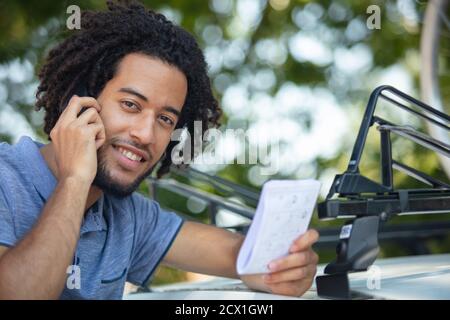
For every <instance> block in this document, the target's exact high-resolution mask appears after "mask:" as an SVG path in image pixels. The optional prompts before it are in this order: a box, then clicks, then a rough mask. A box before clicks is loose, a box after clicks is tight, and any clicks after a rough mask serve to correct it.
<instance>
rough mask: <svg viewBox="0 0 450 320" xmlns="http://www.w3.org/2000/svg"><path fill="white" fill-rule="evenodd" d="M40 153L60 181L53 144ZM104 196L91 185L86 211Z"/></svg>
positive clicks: (42, 149)
mask: <svg viewBox="0 0 450 320" xmlns="http://www.w3.org/2000/svg"><path fill="white" fill-rule="evenodd" d="M40 151H41V154H42V156H43V157H44V160H45V162H46V163H47V165H48V167H49V168H50V171H51V172H52V173H53V175H54V176H55V177H56V180H59V176H58V167H57V165H56V159H55V152H54V149H53V144H52V143H51V142H50V143H49V144H47V145H45V146H43V147H42V148H41V149H40ZM102 194H103V191H102V190H101V189H100V188H98V187H96V186H94V185H91V188H90V189H89V194H88V198H87V201H86V208H85V211H87V210H88V209H89V208H90V207H91V206H92V205H93V204H94V203H95V202H97V200H98V199H100V197H101V196H102Z"/></svg>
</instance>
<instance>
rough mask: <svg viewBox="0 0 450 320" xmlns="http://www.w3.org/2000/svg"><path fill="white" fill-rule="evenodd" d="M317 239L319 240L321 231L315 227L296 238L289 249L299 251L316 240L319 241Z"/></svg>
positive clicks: (305, 248)
mask: <svg viewBox="0 0 450 320" xmlns="http://www.w3.org/2000/svg"><path fill="white" fill-rule="evenodd" d="M317 240H319V233H318V232H317V231H316V230H314V229H310V230H308V231H306V232H305V233H304V234H303V235H301V236H300V237H298V238H297V239H296V240H294V243H293V244H292V246H291V248H290V250H289V251H290V252H298V251H303V250H307V249H308V248H309V247H311V246H312V245H313V244H314V243H315V242H317Z"/></svg>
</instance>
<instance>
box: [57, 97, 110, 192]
mask: <svg viewBox="0 0 450 320" xmlns="http://www.w3.org/2000/svg"><path fill="white" fill-rule="evenodd" d="M84 107H87V110H86V111H85V112H83V113H82V114H81V115H79V114H80V112H81V110H82V109H83V108H84ZM100 111H101V107H100V105H99V104H98V102H97V100H95V99H94V98H91V97H78V96H73V97H72V99H70V101H69V103H68V106H67V108H66V109H65V110H64V111H63V113H62V114H61V116H60V118H59V120H58V122H57V123H56V125H55V127H54V128H53V130H52V131H51V132H50V137H51V139H52V143H53V146H54V150H55V161H56V165H57V169H58V174H57V175H58V179H59V180H61V179H64V178H69V177H76V178H79V179H81V181H83V182H85V183H89V184H91V183H92V181H93V180H94V178H95V175H96V173H97V150H98V148H100V147H101V146H102V145H103V143H104V142H105V128H104V126H103V123H102V120H101V118H100V115H99V112H100ZM78 115H79V116H78Z"/></svg>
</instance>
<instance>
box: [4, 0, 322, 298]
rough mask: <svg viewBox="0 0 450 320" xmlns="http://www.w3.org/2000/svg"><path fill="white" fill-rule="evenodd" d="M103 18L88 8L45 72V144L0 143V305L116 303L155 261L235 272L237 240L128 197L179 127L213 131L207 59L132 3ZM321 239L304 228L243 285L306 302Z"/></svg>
mask: <svg viewBox="0 0 450 320" xmlns="http://www.w3.org/2000/svg"><path fill="white" fill-rule="evenodd" d="M108 9H109V10H107V11H105V12H85V13H83V15H82V26H81V27H82V29H81V30H80V31H79V32H78V33H76V34H74V35H72V36H71V37H69V38H68V39H67V40H65V41H64V42H62V43H61V44H59V45H58V46H57V47H55V48H54V49H53V50H52V51H51V52H50V53H49V55H48V57H47V60H46V63H45V65H44V66H43V68H42V70H41V72H40V74H39V78H40V85H39V88H38V92H37V103H36V106H37V108H38V109H40V108H44V109H45V111H46V117H45V128H44V130H45V132H46V133H47V134H48V135H49V138H50V140H51V142H50V143H49V144H47V145H42V144H39V143H37V142H35V141H33V140H31V139H29V138H26V137H24V138H22V139H21V140H20V141H19V143H17V144H16V145H14V146H10V145H7V144H5V143H3V144H1V145H0V298H6V299H17V298H19V299H23V298H24V299H35V298H37V299H56V298H62V299H120V298H121V296H122V292H123V288H124V284H125V281H129V282H132V283H134V284H136V285H144V284H145V283H146V282H147V281H148V279H149V278H150V277H151V275H152V274H153V272H154V270H155V268H156V266H157V265H158V264H159V263H160V262H163V263H165V264H167V265H170V266H174V267H177V268H181V269H184V270H187V271H193V272H199V273H205V274H210V275H219V276H225V277H233V278H237V277H238V275H237V273H236V269H235V262H236V258H237V254H238V252H239V248H240V246H241V244H242V242H243V236H241V235H239V234H236V233H232V232H228V231H225V230H222V229H219V228H216V227H213V226H208V225H203V224H200V223H193V222H187V221H186V222H184V223H183V221H182V220H181V219H180V218H179V217H178V216H176V215H175V214H173V213H169V212H164V211H162V210H161V209H160V207H159V206H158V204H157V203H156V202H154V201H151V200H149V199H146V198H144V197H143V196H141V195H139V194H138V193H134V191H135V190H136V188H137V187H138V186H139V184H140V182H142V181H143V179H145V177H147V176H148V175H149V174H150V173H151V172H152V170H153V169H154V168H155V166H156V165H157V164H159V169H158V172H157V173H158V176H161V175H163V174H164V173H166V172H167V171H168V168H169V166H170V164H171V151H172V149H173V147H174V145H173V144H171V143H170V137H171V133H172V132H173V130H174V129H176V128H183V127H186V128H187V129H188V130H190V132H191V134H192V133H193V132H192V131H193V122H194V120H200V121H202V123H203V127H204V128H205V130H206V128H208V127H211V126H216V125H217V124H218V119H219V117H220V109H219V107H218V105H217V102H216V100H215V99H214V97H213V95H212V92H211V88H210V84H209V79H208V77H207V66H206V63H205V60H204V56H203V54H202V52H201V50H200V49H199V48H198V45H197V43H196V41H195V40H194V39H193V37H192V36H191V35H190V34H188V33H187V32H186V31H184V30H182V29H181V28H179V27H177V26H174V25H173V24H172V23H171V22H169V21H168V20H166V18H165V17H164V16H162V15H160V14H156V13H154V12H152V11H148V10H146V9H145V8H144V7H143V6H141V5H140V4H136V3H131V4H130V3H125V4H122V3H118V4H115V3H112V2H108ZM83 91H86V93H85V94H82V93H80V92H83ZM75 93H78V94H75ZM94 97H95V98H94ZM317 238H318V234H317V232H315V231H313V230H310V231H308V232H307V233H306V234H304V235H303V236H301V237H299V238H298V239H297V240H296V241H295V242H294V243H293V245H292V247H291V249H290V253H289V255H288V256H286V257H284V258H282V259H280V260H279V261H274V262H273V263H272V264H271V265H270V268H271V273H270V274H266V275H250V276H242V277H241V279H242V280H243V281H244V283H246V284H247V285H248V286H249V287H250V288H253V289H256V290H263V291H267V292H273V293H277V294H284V295H294V296H299V295H301V294H303V293H304V292H305V291H306V290H307V289H308V288H309V287H310V286H311V284H312V281H313V278H314V275H315V272H316V265H317V260H318V258H317V255H316V254H315V253H314V252H313V250H312V249H311V246H312V245H313V244H314V242H315V241H316V240H317ZM68 273H69V278H70V277H72V276H73V277H77V276H78V277H79V281H78V282H77V281H76V280H74V282H70V281H67V280H68Z"/></svg>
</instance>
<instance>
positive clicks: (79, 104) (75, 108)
mask: <svg viewBox="0 0 450 320" xmlns="http://www.w3.org/2000/svg"><path fill="white" fill-rule="evenodd" d="M89 107H92V108H95V109H96V110H97V112H100V111H101V110H102V107H101V106H100V104H99V103H98V102H97V100H95V99H94V98H92V97H78V96H73V97H72V98H71V99H70V101H69V104H68V106H67V108H66V109H65V110H64V111H63V113H62V114H61V117H60V118H61V119H62V120H63V122H64V121H68V122H72V121H73V120H75V119H76V118H77V117H78V115H79V113H80V112H81V110H82V109H83V108H89Z"/></svg>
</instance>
